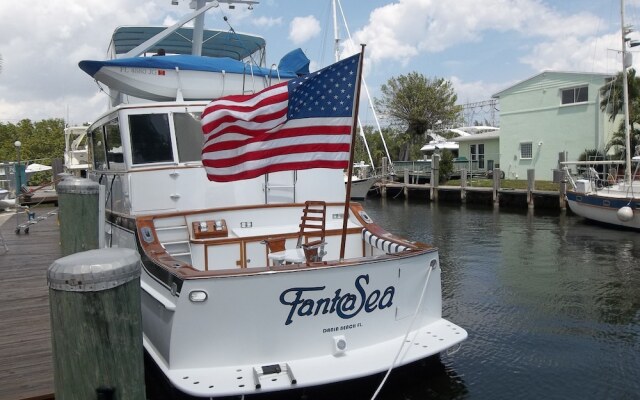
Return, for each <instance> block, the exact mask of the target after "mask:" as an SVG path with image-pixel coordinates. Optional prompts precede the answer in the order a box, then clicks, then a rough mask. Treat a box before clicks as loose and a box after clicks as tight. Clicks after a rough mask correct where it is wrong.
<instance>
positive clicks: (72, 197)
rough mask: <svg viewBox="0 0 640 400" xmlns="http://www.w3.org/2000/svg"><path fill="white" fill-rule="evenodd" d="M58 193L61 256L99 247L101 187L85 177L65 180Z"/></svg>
mask: <svg viewBox="0 0 640 400" xmlns="http://www.w3.org/2000/svg"><path fill="white" fill-rule="evenodd" d="M57 192H58V206H59V207H58V210H59V217H58V218H59V220H60V245H61V249H62V255H63V256H66V255H69V254H73V253H77V252H79V251H86V250H92V249H97V248H98V247H100V243H99V231H100V229H99V227H100V226H102V225H101V224H102V221H103V219H102V218H100V216H99V215H100V213H99V210H100V201H99V198H100V185H99V184H98V183H97V182H93V181H91V180H89V179H85V178H77V177H66V178H65V179H64V180H62V181H61V182H60V183H59V184H58V187H57Z"/></svg>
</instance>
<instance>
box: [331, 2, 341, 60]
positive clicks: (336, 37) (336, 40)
mask: <svg viewBox="0 0 640 400" xmlns="http://www.w3.org/2000/svg"><path fill="white" fill-rule="evenodd" d="M331 6H332V9H333V56H334V61H335V62H338V61H340V34H339V32H338V13H337V11H336V0H332V1H331Z"/></svg>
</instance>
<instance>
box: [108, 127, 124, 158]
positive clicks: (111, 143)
mask: <svg viewBox="0 0 640 400" xmlns="http://www.w3.org/2000/svg"><path fill="white" fill-rule="evenodd" d="M105 134H106V135H107V137H106V141H105V143H106V150H107V162H108V165H109V169H115V170H122V169H124V153H123V152H122V140H121V138H120V127H119V126H118V120H117V119H114V120H111V121H109V123H108V124H107V125H106V126H105Z"/></svg>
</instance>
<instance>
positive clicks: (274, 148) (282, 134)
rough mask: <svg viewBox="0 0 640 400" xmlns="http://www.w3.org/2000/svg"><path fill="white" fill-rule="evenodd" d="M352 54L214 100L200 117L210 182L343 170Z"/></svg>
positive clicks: (353, 76) (354, 80)
mask: <svg viewBox="0 0 640 400" xmlns="http://www.w3.org/2000/svg"><path fill="white" fill-rule="evenodd" d="M359 60H360V54H356V55H354V56H351V57H349V58H346V59H344V60H342V61H339V62H337V63H335V64H332V65H330V66H328V67H326V68H324V69H321V70H320V71H317V72H314V73H312V74H309V75H306V76H304V77H301V78H296V79H292V80H290V81H288V82H283V83H280V84H277V85H275V86H271V87H268V88H266V89H264V90H263V91H261V92H259V93H256V94H252V95H238V96H227V97H222V98H220V99H217V100H214V101H212V102H211V103H210V104H209V105H208V106H207V107H206V108H205V110H204V112H203V114H202V131H203V133H204V136H205V137H204V145H203V149H202V163H203V165H204V166H205V169H206V171H207V176H208V178H209V180H211V181H216V182H229V181H236V180H241V179H250V178H255V177H257V176H260V175H264V174H266V173H269V172H276V171H291V170H302V169H310V168H335V169H344V168H347V167H348V164H349V150H350V145H351V126H352V122H353V109H354V105H355V93H356V86H357V85H358V84H359V79H358V76H357V75H358V63H359Z"/></svg>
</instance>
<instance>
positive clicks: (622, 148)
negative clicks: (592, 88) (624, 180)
mask: <svg viewBox="0 0 640 400" xmlns="http://www.w3.org/2000/svg"><path fill="white" fill-rule="evenodd" d="M622 81H623V76H622V72H618V74H616V76H615V78H614V79H612V80H610V81H609V82H608V83H607V84H606V85H604V86H602V87H601V88H600V96H601V97H602V100H601V101H600V109H601V110H602V111H604V112H607V113H608V114H609V120H610V121H614V120H615V119H616V117H617V116H618V114H623V113H624V110H623V106H624V94H623V91H622ZM627 88H628V94H629V124H630V139H631V154H632V155H633V154H634V149H635V148H636V146H638V145H640V131H639V130H638V129H636V128H635V126H636V124H640V78H638V77H636V71H635V70H634V69H633V68H631V69H629V71H628V72H627ZM625 136H626V135H625V127H624V121H622V122H620V125H619V126H618V130H617V131H616V132H614V133H613V135H612V137H611V139H610V140H609V142H608V143H607V145H606V146H605V151H606V152H609V150H610V149H612V148H613V149H614V151H615V157H616V158H619V159H624V158H625V152H626V148H627V144H626V138H625Z"/></svg>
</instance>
